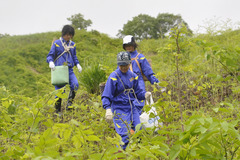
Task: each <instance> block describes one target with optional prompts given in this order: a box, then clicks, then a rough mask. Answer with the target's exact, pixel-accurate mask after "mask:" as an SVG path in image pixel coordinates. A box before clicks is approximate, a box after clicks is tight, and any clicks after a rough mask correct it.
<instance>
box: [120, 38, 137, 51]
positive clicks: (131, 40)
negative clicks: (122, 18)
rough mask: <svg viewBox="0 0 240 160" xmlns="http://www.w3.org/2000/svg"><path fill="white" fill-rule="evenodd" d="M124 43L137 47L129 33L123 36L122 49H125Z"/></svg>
mask: <svg viewBox="0 0 240 160" xmlns="http://www.w3.org/2000/svg"><path fill="white" fill-rule="evenodd" d="M125 45H131V46H133V47H134V49H136V48H137V44H136V42H135V38H134V37H133V36H131V35H127V36H125V37H124V38H123V49H125Z"/></svg>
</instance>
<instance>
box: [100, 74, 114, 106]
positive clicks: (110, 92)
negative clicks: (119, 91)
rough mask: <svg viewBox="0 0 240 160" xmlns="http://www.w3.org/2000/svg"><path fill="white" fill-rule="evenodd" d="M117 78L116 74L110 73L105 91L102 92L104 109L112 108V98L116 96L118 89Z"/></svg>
mask: <svg viewBox="0 0 240 160" xmlns="http://www.w3.org/2000/svg"><path fill="white" fill-rule="evenodd" d="M116 83H117V78H116V77H115V76H114V74H113V73H112V74H110V76H109V77H108V80H107V83H106V84H105V87H104V91H103V94H102V105H103V108H104V109H109V108H111V104H112V99H113V97H114V92H115V90H116V87H115V86H116Z"/></svg>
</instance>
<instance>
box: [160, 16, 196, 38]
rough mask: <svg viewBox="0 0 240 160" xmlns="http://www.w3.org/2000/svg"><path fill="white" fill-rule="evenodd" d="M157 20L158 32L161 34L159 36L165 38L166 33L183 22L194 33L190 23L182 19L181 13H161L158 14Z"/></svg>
mask: <svg viewBox="0 0 240 160" xmlns="http://www.w3.org/2000/svg"><path fill="white" fill-rule="evenodd" d="M156 21H157V34H158V35H159V36H158V37H161V38H164V37H165V34H166V33H169V32H170V29H171V28H173V27H175V26H177V25H179V24H181V23H183V24H184V25H185V26H186V27H187V29H188V31H189V32H190V33H192V31H191V29H190V28H189V26H188V24H187V23H186V22H185V21H184V20H183V19H182V17H181V16H180V15H173V14H170V13H161V14H158V16H157V18H156Z"/></svg>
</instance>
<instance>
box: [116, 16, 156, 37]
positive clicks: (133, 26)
mask: <svg viewBox="0 0 240 160" xmlns="http://www.w3.org/2000/svg"><path fill="white" fill-rule="evenodd" d="M156 27H157V25H156V21H155V18H154V17H151V16H149V15H146V14H140V15H138V16H136V17H133V20H132V21H128V22H127V23H126V24H124V26H123V30H119V33H118V36H119V37H122V36H124V35H129V34H130V35H133V36H134V37H135V38H136V39H148V38H157V35H156V33H157V28H156Z"/></svg>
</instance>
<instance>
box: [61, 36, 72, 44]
mask: <svg viewBox="0 0 240 160" xmlns="http://www.w3.org/2000/svg"><path fill="white" fill-rule="evenodd" d="M61 40H62V42H63V43H66V44H67V45H68V43H69V42H70V41H68V42H67V41H65V40H64V39H63V37H61Z"/></svg>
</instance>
